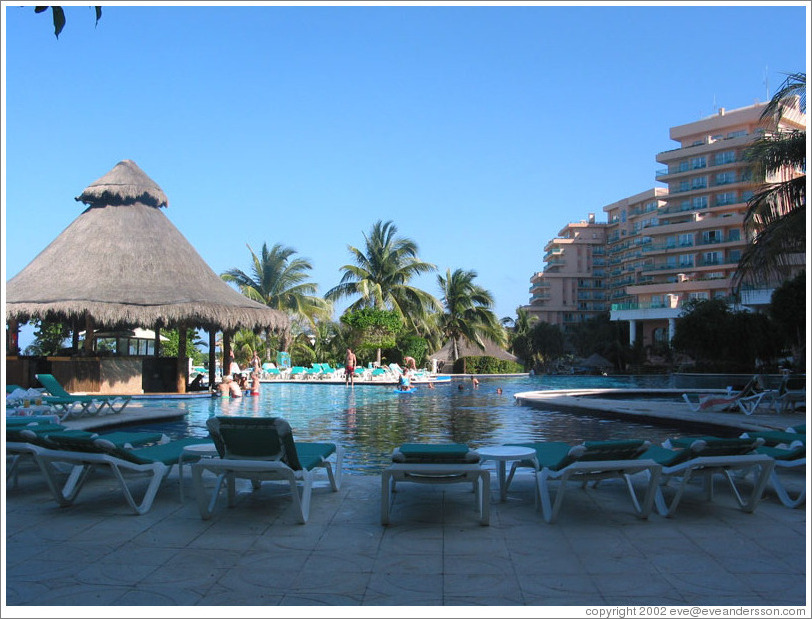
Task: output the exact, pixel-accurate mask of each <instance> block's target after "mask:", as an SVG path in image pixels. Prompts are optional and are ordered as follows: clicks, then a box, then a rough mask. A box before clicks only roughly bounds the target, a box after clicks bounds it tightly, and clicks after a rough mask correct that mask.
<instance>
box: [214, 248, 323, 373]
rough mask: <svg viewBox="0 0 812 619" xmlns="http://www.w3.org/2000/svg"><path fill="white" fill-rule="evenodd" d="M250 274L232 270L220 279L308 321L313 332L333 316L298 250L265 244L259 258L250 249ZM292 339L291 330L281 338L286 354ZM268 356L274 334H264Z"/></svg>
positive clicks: (268, 356)
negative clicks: (319, 324) (298, 255)
mask: <svg viewBox="0 0 812 619" xmlns="http://www.w3.org/2000/svg"><path fill="white" fill-rule="evenodd" d="M248 251H249V252H250V253H251V271H250V274H248V273H245V272H244V271H242V270H240V269H236V268H234V269H229V270H228V271H226V272H225V273H223V274H222V275H221V277H222V278H223V280H225V281H227V282H230V283H233V284H236V285H237V287H238V288H239V290H240V292H242V293H243V294H244V295H245V296H246V297H248V298H249V299H253V300H254V301H257V302H259V303H262V304H264V305H267V306H268V307H270V308H273V309H275V310H279V311H281V312H285V313H286V314H288V315H289V316H290V317H292V318H294V319H297V318H299V319H305V320H307V321H308V322H309V323H310V324H311V325H312V326H313V327H314V328H315V325H316V320H317V319H318V318H328V317H329V315H330V314H331V313H332V308H331V307H330V304H329V303H328V302H327V301H325V300H324V299H322V298H321V297H319V296H317V295H316V293H317V291H318V286H317V284H316V283H315V282H312V281H310V280H309V277H310V276H309V274H308V271H310V270H312V268H313V265H312V264H311V263H310V261H309V260H308V259H307V258H301V257H296V253H297V252H296V250H295V249H293V248H292V247H286V246H284V245H281V244H279V243H277V244H275V245H274V246H273V247H271V248H270V249H268V244H267V243H263V244H262V251H261V253H260V254H259V255H257V254H256V253H255V252H254V250H253V249H251V246H250V245H249V246H248ZM291 339H292V333H291V331H290V330H286V331H283V332H282V333H281V334H280V341H279V343H278V344H279V349H280V350H283V351H287V350H288V347H289V346H290V343H291ZM265 342H266V346H265V355H264V358H265V359H266V360H270V359H271V356H270V348H271V344H272V341H271V333H270V330H266V333H265Z"/></svg>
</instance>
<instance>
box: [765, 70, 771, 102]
mask: <svg viewBox="0 0 812 619" xmlns="http://www.w3.org/2000/svg"><path fill="white" fill-rule="evenodd" d="M764 91H765V92H766V94H767V98H766V99H765V100H766V101H769V100H770V77H769V75H768V74H767V65H766V64H765V65H764Z"/></svg>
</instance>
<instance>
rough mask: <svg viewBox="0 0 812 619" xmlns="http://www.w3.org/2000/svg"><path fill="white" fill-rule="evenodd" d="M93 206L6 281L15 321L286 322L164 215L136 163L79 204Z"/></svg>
mask: <svg viewBox="0 0 812 619" xmlns="http://www.w3.org/2000/svg"><path fill="white" fill-rule="evenodd" d="M76 200H77V201H80V202H83V203H85V204H87V205H88V208H87V209H86V210H85V211H84V212H83V213H82V214H81V215H79V216H78V217H77V218H76V219H75V220H74V221H73V223H71V224H70V225H69V226H68V227H67V228H66V229H65V230H64V231H63V232H62V233H61V234H60V235H59V236H58V237H56V239H54V240H53V242H51V244H50V245H48V246H47V247H46V248H45V249H44V250H43V251H42V252H41V253H40V254H39V255H38V256H37V257H36V258H34V260H32V261H31V263H29V264H28V266H26V267H25V268H24V269H23V270H22V271H20V272H19V273H18V274H17V275H16V276H14V277H13V278H12V279H10V280H9V281H8V282H7V285H6V319H7V320H8V319H17V320H20V321H26V320H30V319H31V318H37V317H40V318H42V317H56V318H60V319H71V318H79V317H82V316H83V315H84V314H85V313H88V314H89V315H90V316H91V317H92V318H93V320H94V322H95V324H96V325H101V326H109V327H115V326H119V325H130V326H144V327H152V326H155V325H158V326H165V327H175V326H178V325H181V324H183V325H188V326H190V327H194V326H197V327H203V328H208V329H211V328H218V329H224V330H229V331H231V330H235V329H239V328H248V329H256V328H265V327H269V328H271V329H280V328H284V327H286V326H287V324H288V319H287V317H286V316H285V315H284V314H283V313H282V312H278V311H276V310H272V309H270V308H268V307H266V306H265V305H262V304H260V303H257V302H255V301H252V300H251V299H248V298H247V297H245V296H243V295H242V294H240V293H239V292H237V291H236V290H234V289H233V288H232V287H231V286H229V285H228V284H227V283H226V282H224V281H223V280H222V279H221V278H220V277H219V276H218V275H217V274H216V273H215V272H214V271H213V270H212V269H211V268H210V267H209V266H208V265H207V264H206V262H205V261H204V260H203V259H202V258H201V257H200V255H199V254H198V253H197V251H196V250H195V249H194V247H192V246H191V245H190V244H189V242H188V241H187V240H186V238H185V237H184V236H183V235H182V234H181V233H180V231H178V229H177V228H176V227H175V226H174V225H173V224H172V222H170V221H169V219H168V218H167V217H166V215H165V214H164V213H163V211H161V207H164V206H167V205H168V202H169V201H168V200H167V197H166V195H165V194H164V192H163V191H162V190H161V188H160V187H159V186H158V185H157V184H156V183H155V182H154V181H153V180H152V179H151V178H149V177H148V176H147V175H146V174H145V173H144V172H143V171H142V170H141V169H140V168H139V167H138V166H137V165H136V164H135V163H134V162H132V161H129V160H126V161H122V162H120V163H118V164H117V165H116V166H115V167H114V168H113V169H112V170H111V171H110V172H109V173H107V174H106V175H105V176H103V177H102V178H100V179H99V180H97V181H96V182H94V183H93V184H91V185H90V186H89V187H88V188H87V189H85V191H84V192H83V193H82V195H80V196H79V197H78V198H76Z"/></svg>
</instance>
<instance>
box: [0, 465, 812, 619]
mask: <svg viewBox="0 0 812 619" xmlns="http://www.w3.org/2000/svg"><path fill="white" fill-rule="evenodd" d="M803 479H804V476H803V474H799V476H798V477H797V479H796V483H803ZM187 490H188V491H187V498H186V502H185V503H181V502H180V500H179V497H178V487H177V477H170V478H169V479H167V480H166V481H165V482H164V484H163V486H162V489H161V490H160V492H159V494H158V497H157V498H156V500H155V504H154V505H153V508H152V510H151V511H150V512H149V513H148V514H146V515H144V516H136V515H134V514H132V512H131V511H130V510H129V508H128V507H127V505H126V503H125V502H124V500H123V497H122V495H121V493H120V491H118V489H117V486H116V485H115V482H113V481H112V480H111V479H109V478H102V477H99V478H97V479H94V480H92V481H91V482H89V483H88V485H87V486H86V488H85V489H84V490H83V491H82V493H81V494H80V495H79V498H78V499H77V502H76V504H75V505H73V506H71V507H68V508H60V507H58V506H57V505H56V503H55V502H54V501H53V499H52V498H51V496H50V494H49V493H48V491H47V487H46V485H45V483H44V481H43V480H42V478H41V476H40V474H39V473H38V472H35V471H31V472H29V473H27V474H24V475H22V476H21V478H20V483H19V486H18V487H17V488H12V489H8V490H7V492H6V496H5V499H6V504H5V513H6V518H5V525H6V555H5V570H4V576H5V581H6V590H5V594H6V598H5V604H6V605H8V607H4V612H3V613H2V614H3V616H13V613H14V610H15V609H14V608H13V607H15V606H20V605H26V606H44V607H49V606H65V605H78V606H131V605H132V606H143V605H158V606H198V607H199V606H223V605H228V606H264V605H293V606H313V605H349V606H384V605H398V606H416V605H420V606H443V605H444V606H454V605H466V606H515V605H531V606H542V607H545V608H547V609H549V607H552V606H559V605H560V606H598V605H624V606H625V605H649V604H658V605H675V606H683V605H684V606H695V605H702V606H705V605H725V606H728V605H736V606H738V605H745V606H750V605H759V606H765V605H766V606H786V605H792V606H803V605H805V604H807V603H808V600H807V576H808V575H807V574H806V570H807V552H806V540H807V535H806V531H807V521H806V510H805V508H804V507H803V506H802V507H801V508H800V509H795V510H791V509H787V508H786V507H783V506H782V505H781V504H780V503H778V501H777V499H776V498H775V497H774V496H773V495H772V493H769V494H768V496H767V498H766V499H765V501H763V502H762V504H761V505H760V506H759V508H758V509H757V510H756V512H755V513H753V514H746V513H743V512H742V511H740V510H739V509H738V508H737V506H736V504H735V502H734V500H733V498H732V497H731V496H730V495H729V493H728V492H727V489H726V488H723V487H721V485H720V488H719V491H718V493H717V495H716V498H715V500H714V501H713V502H712V503H706V502H704V501H703V500H702V498H701V493H699V492H697V493H696V495H693V494H691V495H689V496H686V497H685V498H684V499H683V502H682V503H681V505H680V508H679V511H678V512H677V515H676V517H675V518H673V519H666V518H663V517H661V516H658V515H657V514H656V513H655V514H653V515H652V516H651V517H650V518H649V519H648V520H639V519H637V518H636V517H635V516H634V515H633V512H632V508H631V504H630V502H629V500H628V495H627V494H626V492H625V488H624V486H623V484H622V483H615V482H608V483H604V484H602V485H601V486H599V487H598V488H597V489H588V490H581V489H580V488H573V489H572V490H571V491H569V492H568V495H567V499H566V501H565V503H564V506H563V509H562V512H561V515H560V517H559V521H558V522H556V523H555V524H552V525H550V524H546V523H545V522H544V520H543V519H542V517H541V514H540V513H539V512H537V511H536V510H535V509H534V500H533V481H532V477H531V476H529V475H522V474H519V475H517V478H516V479H515V480H514V483H513V486H512V487H511V490H510V493H509V497H508V500H507V502H504V503H500V502H499V501H498V494H497V491H496V489H495V484H494V488H493V491H492V494H491V525H490V526H488V527H484V526H480V525H479V524H478V520H477V515H476V513H475V511H474V500H473V495H472V493H471V491H470V487H468V486H466V485H446V486H426V485H422V484H421V485H417V484H401V485H399V492H398V493H397V495H396V497H397V498H396V500H395V504H394V508H393V512H392V524H391V525H389V526H388V527H383V526H381V525H380V477H377V476H346V475H345V476H344V484H343V486H342V488H341V490H340V492H338V493H332V492H330V490H329V487H328V485H327V483H326V481H324V482H322V481H320V482H319V483H318V484H317V487H316V488H315V489H314V493H313V499H312V504H311V514H310V520H309V522H308V523H307V524H306V525H300V524H296V520H295V518H294V515H293V511H292V509H291V502H290V499H289V497H286V496H283V493H282V492H281V490H279V489H277V488H275V487H274V484H265V485H263V487H262V489H261V490H260V491H258V492H256V493H253V494H252V493H251V492H250V487H249V486H247V485H246V486H244V487H243V488H242V493H241V495H240V497H239V502H238V505H237V506H236V507H235V508H232V509H229V508H227V507H226V506H225V504H224V503H225V501H223V503H221V505H220V506H219V509H218V511H217V513H216V514H215V515H214V517H213V518H212V519H211V520H208V521H204V520H202V519H201V518H200V515H199V512H198V510H197V505H196V503H195V501H194V499H193V497H189V495H190V494H192V491H191V487H190V484H189V481H188V479H187ZM806 608H807V611H808V609H809V607H808V606H807V607H806ZM18 610H20V609H18ZM52 611H54V614H59V611H56V610H55V609H51V610H49V609H48V608H43V609H42V613H41V615H38V616H46V615H49V614H51V613H52ZM170 612H171V613H172V614H173V615H183V616H186V615H185V612H186V611H184V610H183V609H177V610H173V611H170ZM246 612H247V609H246ZM302 612H304V613H307V610H306V609H304V610H303V611H302ZM361 612H362V611H360V610H359V611H358V613H356V614H360V613H361ZM507 612H510V611H507ZM545 612H546V610H545V609H539V611H538V613H537V614H536V616H538V615H542V614H543V613H545ZM191 613H192V614H191V615H190V616H196V617H199V616H208V615H206V611H205V609H203V608H198V609H196V610H195V611H191ZM238 614H242V612H240V611H238ZM290 614H291V613H290V612H288V614H286V615H284V616H289V615H290ZM446 614H447V613H446ZM105 616H110V615H105ZM161 616H166V615H161ZM212 616H222V613H221V612H220V613H218V612H216V611H214V612H213V613H212ZM263 616H267V613H265V614H264V615H263ZM304 616H308V615H306V614H305V615H304ZM369 616H380V615H376V614H374V613H373V614H372V615H369ZM431 616H436V615H431ZM491 616H492V615H491ZM804 616H808V614H807V615H804Z"/></svg>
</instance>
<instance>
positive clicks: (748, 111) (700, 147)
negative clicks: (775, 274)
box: [524, 103, 806, 350]
mask: <svg viewBox="0 0 812 619" xmlns="http://www.w3.org/2000/svg"><path fill="white" fill-rule="evenodd" d="M765 106H766V104H765V103H757V104H755V105H752V106H749V107H743V108H739V109H735V110H725V109H724V108H722V109H719V111H718V113H716V114H714V115H713V116H710V117H707V118H703V119H701V120H699V121H696V122H693V123H689V124H685V125H679V126H676V127H672V128H671V130H670V138H671V139H672V140H674V141H676V142H677V143H678V144H679V146H678V147H677V148H674V149H673V150H668V151H665V152H661V153H659V154H658V155H657V157H656V159H657V161H658V162H659V163H661V164H664V165H665V166H666V167H664V168H662V169H661V170H659V171H658V172H657V173H656V179H655V180H656V181H658V182H661V183H664V184H665V185H666V186H665V187H655V188H652V189H648V190H646V191H643V192H641V193H638V194H635V195H632V196H629V197H626V198H623V199H621V200H618V201H617V202H614V203H612V204H609V205H606V206H603V207H602V210H603V211H604V212H605V213H606V221H605V222H597V221H595V216H594V214H589V215H588V217H587V219H585V220H583V221H581V222H578V223H570V224H567V225H566V226H564V227H563V228H562V229H561V231H560V232H559V235H558V237H556V238H554V239H551V240H550V241H548V242H547V244H546V245H545V252H546V253H545V255H544V262H545V265H544V267H543V270H542V271H540V272H537V273H535V274H534V275H533V276H532V277H531V279H530V282H531V286H530V293H531V298H530V302H529V304H528V305H526V306H525V307H524V309H526V310H527V311H528V312H529V313H530V315H531V316H534V317H536V318H538V319H539V320H543V321H546V322H548V323H551V324H556V325H559V326H561V327H562V328H564V329H566V328H568V327H569V326H571V325H574V324H577V323H579V322H583V321H585V320H588V319H590V318H593V317H595V316H597V315H599V314H600V313H602V312H606V311H610V316H611V320H622V321H627V322H628V323H629V326H630V329H629V343H630V344H632V345H633V344H635V343H637V342H638V341H640V342H641V343H642V344H643V346H644V347H646V348H647V349H649V350H651V349H652V348H656V346H657V344H667V343H668V342H670V340H671V338H672V337H673V335H674V331H675V324H676V319H677V318H678V317H679V315H680V313H681V312H682V308H683V306H684V304H685V303H686V302H687V301H689V300H691V299H713V298H723V299H726V300H727V301H728V302H729V303H731V305H735V306H744V307H749V308H751V309H758V308H760V307H765V306H766V305H767V304H769V302H770V295H771V293H772V290H773V288H763V289H743V290H742V291H741V294H740V296H739V297H738V298H736V297H734V290H733V285H732V277H733V274H734V273H735V271H736V268H737V265H738V262H739V258H740V257H741V255H742V252H743V251H744V249H745V248H746V246H747V244H748V243H750V242H751V240H750V239H748V238H747V237H746V235H745V231H744V228H743V223H744V213H745V211H746V210H747V202H748V200H749V199H750V198H751V197H752V196H753V192H754V191H756V189H757V185H756V184H755V182H754V180H753V177H752V173H751V169H750V164H749V162H747V161H746V160H745V151H746V149H747V147H748V146H749V145H750V144H751V143H752V142H753V141H754V140H755V139H757V138H759V137H760V136H761V135H763V133H764V126H763V123H762V122H761V113H762V110H763V109H764V107H765ZM779 127H780V129H782V130H792V129H799V130H805V128H806V116H805V115H804V114H802V113H801V112H800V108H799V107H797V108H788V109H785V110H784V113H783V115H782V117H781V120H780V124H779ZM768 180H772V179H768Z"/></svg>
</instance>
